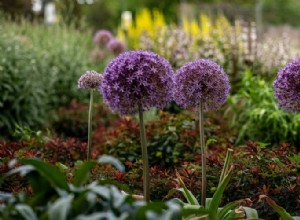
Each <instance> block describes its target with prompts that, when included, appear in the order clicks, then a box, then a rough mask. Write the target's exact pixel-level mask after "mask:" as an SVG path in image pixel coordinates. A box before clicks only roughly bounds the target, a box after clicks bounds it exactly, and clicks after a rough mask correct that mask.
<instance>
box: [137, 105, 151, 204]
mask: <svg viewBox="0 0 300 220" xmlns="http://www.w3.org/2000/svg"><path fill="white" fill-rule="evenodd" d="M139 120H140V135H141V146H142V160H143V192H144V200H145V201H146V202H149V201H150V176H149V164H148V152H147V145H146V133H145V124H144V115H143V108H142V105H141V104H139Z"/></svg>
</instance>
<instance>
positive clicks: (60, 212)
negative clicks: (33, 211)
mask: <svg viewBox="0 0 300 220" xmlns="http://www.w3.org/2000/svg"><path fill="white" fill-rule="evenodd" d="M73 198H74V195H73V194H71V195H68V196H66V197H62V198H59V199H57V200H56V201H55V202H54V203H53V204H52V205H51V206H50V207H49V209H48V215H49V220H58V219H59V220H66V219H67V217H68V214H69V211H70V209H71V204H72V200H73Z"/></svg>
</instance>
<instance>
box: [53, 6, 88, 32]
mask: <svg viewBox="0 0 300 220" xmlns="http://www.w3.org/2000/svg"><path fill="white" fill-rule="evenodd" d="M54 3H55V6H56V10H57V13H58V16H59V20H60V21H61V22H62V23H64V24H67V25H70V24H73V25H75V26H77V27H78V26H79V25H80V24H82V23H81V19H82V7H81V6H80V4H79V3H78V2H77V1H74V0H54Z"/></svg>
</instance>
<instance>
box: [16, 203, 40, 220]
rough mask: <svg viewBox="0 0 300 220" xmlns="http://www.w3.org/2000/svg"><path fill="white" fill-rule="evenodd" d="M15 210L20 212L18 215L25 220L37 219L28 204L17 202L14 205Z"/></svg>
mask: <svg viewBox="0 0 300 220" xmlns="http://www.w3.org/2000/svg"><path fill="white" fill-rule="evenodd" d="M16 210H17V211H18V212H19V213H20V215H21V216H22V217H23V218H24V219H25V220H37V219H38V218H37V216H36V214H35V213H34V211H33V210H32V208H31V207H30V206H28V205H24V204H18V205H16Z"/></svg>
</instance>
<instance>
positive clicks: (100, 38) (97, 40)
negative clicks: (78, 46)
mask: <svg viewBox="0 0 300 220" xmlns="http://www.w3.org/2000/svg"><path fill="white" fill-rule="evenodd" d="M111 39H113V35H112V33H111V32H110V31H107V30H99V31H97V32H96V34H95V35H94V39H93V42H94V44H96V45H100V46H106V45H107V44H108V42H109V41H110V40H111Z"/></svg>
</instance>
